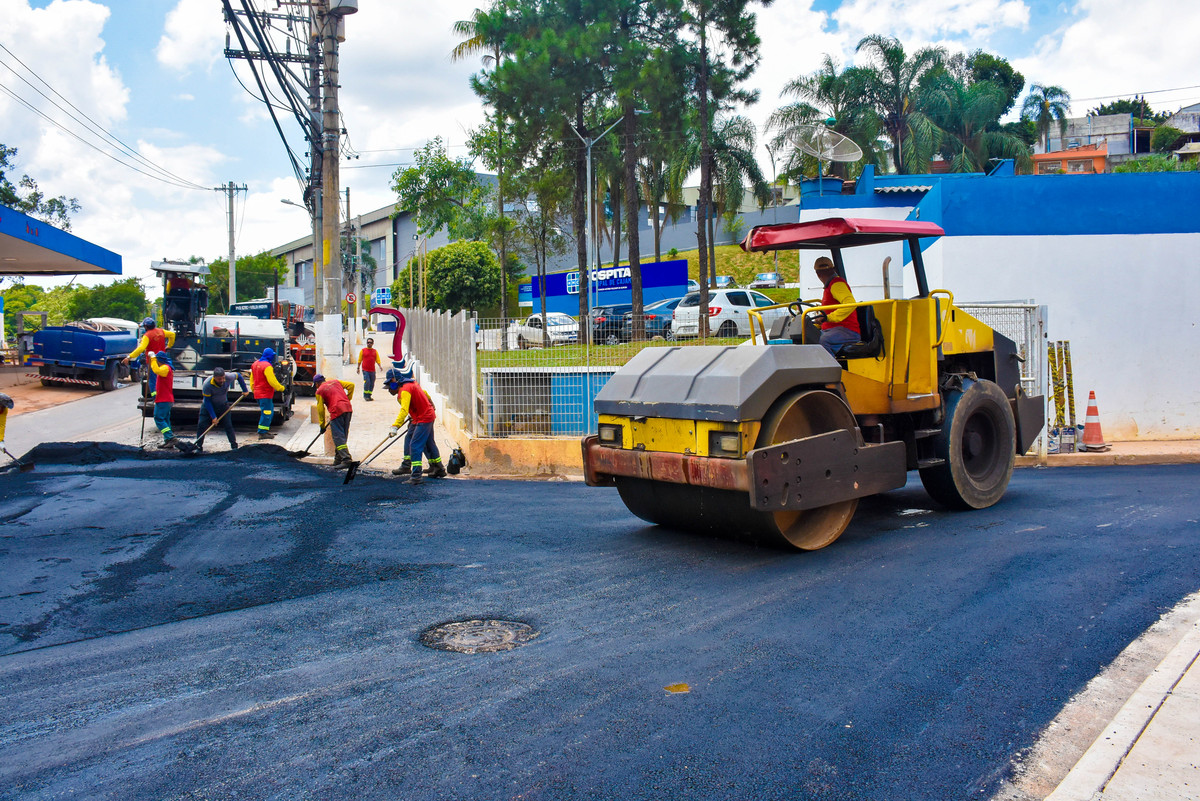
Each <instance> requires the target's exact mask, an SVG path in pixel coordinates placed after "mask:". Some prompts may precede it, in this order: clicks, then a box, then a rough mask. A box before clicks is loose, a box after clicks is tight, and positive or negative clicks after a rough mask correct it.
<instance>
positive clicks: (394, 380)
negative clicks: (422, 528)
mask: <svg viewBox="0 0 1200 801" xmlns="http://www.w3.org/2000/svg"><path fill="white" fill-rule="evenodd" d="M386 378H387V388H388V392H390V393H392V394H393V395H395V396H396V400H398V401H400V414H399V415H398V416H397V417H396V422H395V423H393V424H392V429H391V431H390V432H389V433H388V436H389V437H394V436H396V435H397V434H398V433H400V426H402V425H404V420H405V418H407V417H408V416H409V415H412V424H411V425H410V426H409V431H408V437H409V439H408V441H407V442H406V443H405V456H406V457H409V458H411V459H412V474H411V477H410V478H409V481H410V482H411V483H413V484H420V483H421V482H422V481H424V479H423V478H422V477H421V457H422V456H428V457H429V477H430V478H443V477H444V476H445V475H446V468H445V467H444V466H443V465H442V454H441V453H440V452H438V447H437V443H436V442H435V441H434V438H433V421H434V420H436V419H437V410H436V409H434V407H433V401H431V400H430V399H429V395H428V394H427V393H426V392H425V390H423V389H421V387H420V385H419V384H417V382H416V379H415V378H414V377H413V371H412V367H400V368H397V367H393V368H392V369H391V370H388V371H387V376H386ZM402 468H403V465H401V468H400V469H397V470H393V471H392V473H393V474H394V475H399V474H400V473H401V472H402Z"/></svg>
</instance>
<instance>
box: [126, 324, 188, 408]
mask: <svg viewBox="0 0 1200 801" xmlns="http://www.w3.org/2000/svg"><path fill="white" fill-rule="evenodd" d="M142 328H144V329H146V333H144V334H142V338H141V339H140V340H138V346H137V347H136V348H134V349H133V350H132V351H130V353H129V355H128V356H126V357H125V358H124V359H122V360H121V363H122V364H129V360H130V359H136V358H137V357H138V356H141V355H142V354H143V353H165V352H166V351H167V350H169V349H170V348H173V347H175V332H174V331H168V330H166V329H165V328H159V327H158V324H157V323H155V322H154V318H153V317H147V318H146V319H145V320H142ZM148 372H149V373H150V397H151V398H153V397H154V392H155V390H156V389H157V378H156V376H155V373H154V371H153V370H150V371H148Z"/></svg>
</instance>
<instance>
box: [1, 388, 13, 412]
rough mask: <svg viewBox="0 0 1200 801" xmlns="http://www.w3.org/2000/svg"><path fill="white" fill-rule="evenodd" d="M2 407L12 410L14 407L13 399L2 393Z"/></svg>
mask: <svg viewBox="0 0 1200 801" xmlns="http://www.w3.org/2000/svg"><path fill="white" fill-rule="evenodd" d="M0 406H3V407H4V408H5V409H11V408H12V407H13V399H12V398H10V397H8V396H7V395H5V394H4V393H3V392H0Z"/></svg>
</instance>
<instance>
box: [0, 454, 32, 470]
mask: <svg viewBox="0 0 1200 801" xmlns="http://www.w3.org/2000/svg"><path fill="white" fill-rule="evenodd" d="M3 450H4V455H5V456H7V457H8V458H9V459H12V460H13V461H14V462H16V463H17V464H18V465H19V466H20V468H21V472H22V473H28V472H29V471H30V470H32V469H33V462H22V461H21V460H20V459H18V458H17V457H15V456H13V455H12V454H11V453H9V452H8V448H4V449H3Z"/></svg>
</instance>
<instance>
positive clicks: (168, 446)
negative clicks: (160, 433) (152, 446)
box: [158, 438, 175, 451]
mask: <svg viewBox="0 0 1200 801" xmlns="http://www.w3.org/2000/svg"><path fill="white" fill-rule="evenodd" d="M158 447H159V450H164V451H169V450H173V449H174V448H175V440H174V439H173V438H172V439H164V440H163V443H162V445H159V446H158Z"/></svg>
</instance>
